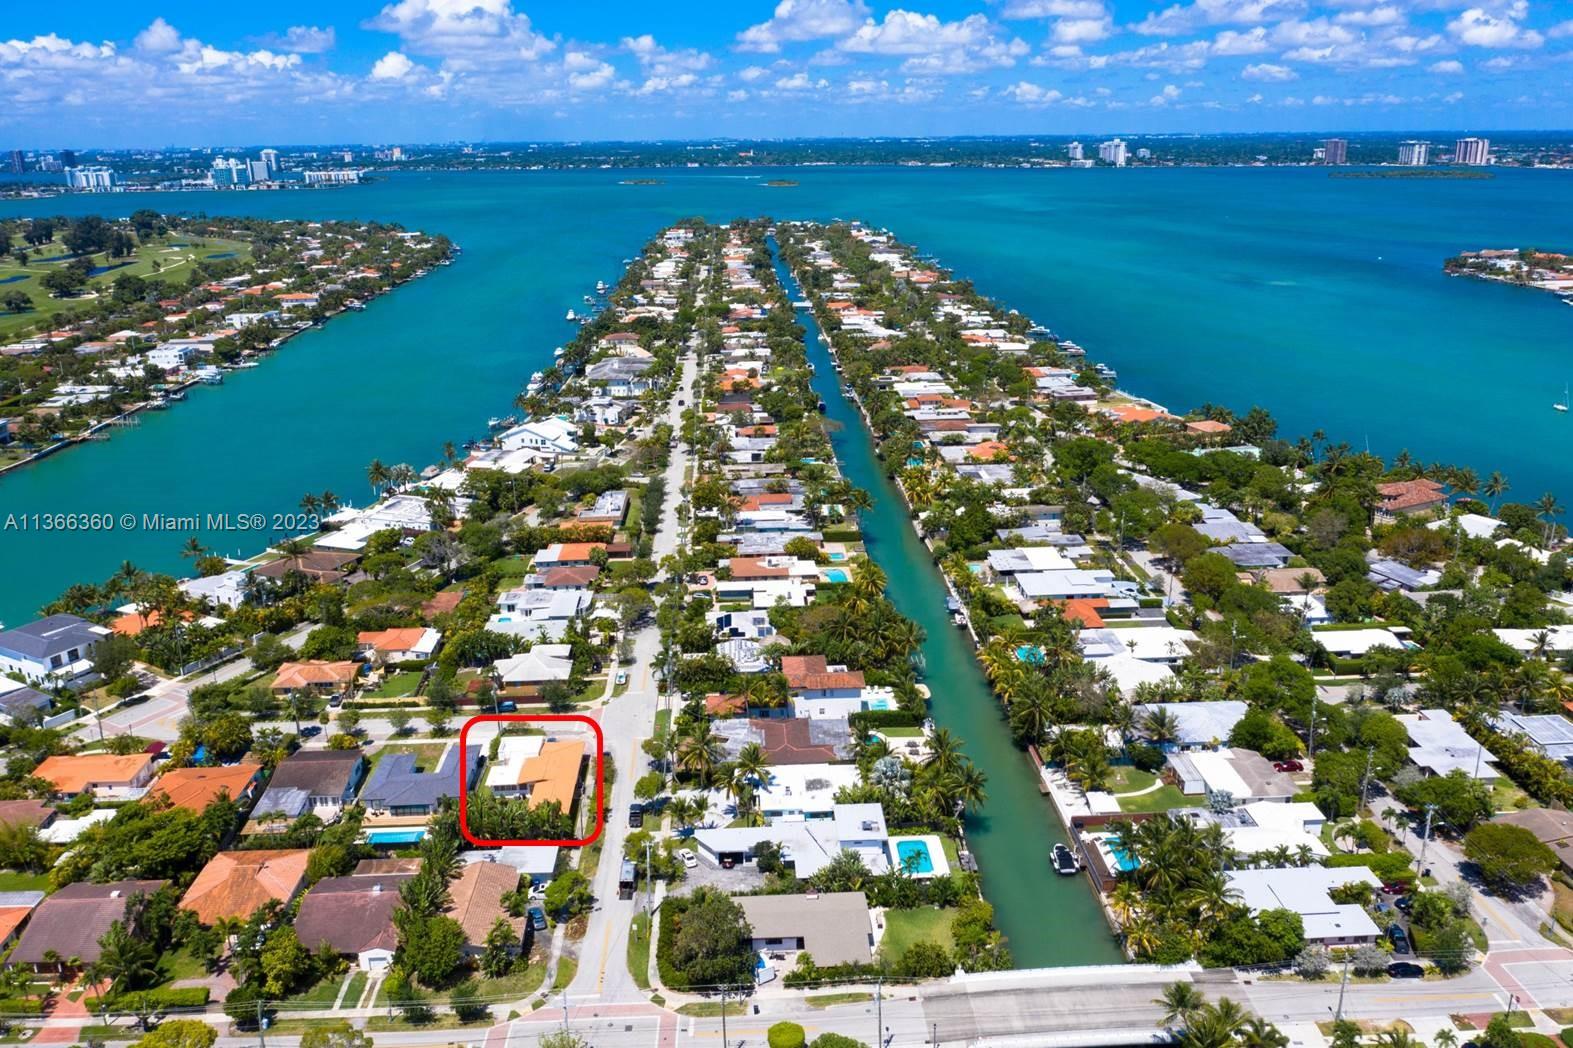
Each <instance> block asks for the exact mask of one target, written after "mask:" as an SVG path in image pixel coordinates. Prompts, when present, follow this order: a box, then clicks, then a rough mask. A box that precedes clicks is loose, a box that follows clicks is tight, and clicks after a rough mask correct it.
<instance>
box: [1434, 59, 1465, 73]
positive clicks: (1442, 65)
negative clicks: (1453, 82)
mask: <svg viewBox="0 0 1573 1048" xmlns="http://www.w3.org/2000/svg"><path fill="white" fill-rule="evenodd" d="M1426 68H1427V69H1429V70H1431V72H1433V73H1446V74H1449V75H1452V74H1455V73H1462V72H1463V71H1464V63H1462V62H1459V61H1457V60H1455V59H1452V58H1448V59H1444V60H1442V61H1440V62H1432V63H1431V64H1430V65H1429V66H1427V67H1426Z"/></svg>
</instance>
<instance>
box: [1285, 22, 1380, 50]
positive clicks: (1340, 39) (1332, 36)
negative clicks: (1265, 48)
mask: <svg viewBox="0 0 1573 1048" xmlns="http://www.w3.org/2000/svg"><path fill="white" fill-rule="evenodd" d="M1358 39H1359V37H1358V36H1356V35H1355V33H1354V31H1353V30H1349V29H1345V28H1344V27H1343V26H1341V25H1334V24H1333V23H1332V22H1329V21H1328V20H1327V19H1326V18H1316V19H1312V20H1311V21H1308V22H1307V21H1301V20H1299V19H1290V20H1289V21H1287V22H1280V23H1278V25H1276V26H1274V27H1273V43H1275V44H1278V45H1279V46H1281V47H1325V46H1326V45H1328V44H1352V43H1354V42H1355V41H1356V40H1358Z"/></svg>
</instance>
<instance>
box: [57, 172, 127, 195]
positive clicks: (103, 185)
mask: <svg viewBox="0 0 1573 1048" xmlns="http://www.w3.org/2000/svg"><path fill="white" fill-rule="evenodd" d="M65 175H66V185H68V186H70V187H71V188H72V189H86V190H89V191H93V192H97V191H99V190H103V189H113V188H114V186H115V173H114V172H113V171H111V170H109V168H107V167H68V168H66V169H65Z"/></svg>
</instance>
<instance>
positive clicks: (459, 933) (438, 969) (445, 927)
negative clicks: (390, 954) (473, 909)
mask: <svg viewBox="0 0 1573 1048" xmlns="http://www.w3.org/2000/svg"><path fill="white" fill-rule="evenodd" d="M399 955H400V958H401V959H402V961H403V963H404V964H405V965H406V966H407V967H408V968H409V970H410V972H411V974H413V975H414V976H415V977H416V978H418V979H419V980H420V981H421V983H422V984H424V985H426V986H441V985H442V984H443V983H445V982H447V981H448V979H449V978H450V977H451V976H452V975H453V972H454V969H456V968H458V967H459V962H460V961H461V960H463V958H464V928H463V927H462V926H461V925H460V924H459V922H458V921H456V920H454V919H453V918H452V917H447V916H444V915H443V914H437V915H436V916H433V917H427V918H425V919H424V920H422V921H420V922H418V924H417V927H416V929H415V930H414V931H413V932H412V934H410V935H407V936H405V938H404V941H403V942H402V943H401V944H400V946H399Z"/></svg>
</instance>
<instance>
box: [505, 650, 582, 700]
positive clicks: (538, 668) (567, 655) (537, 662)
mask: <svg viewBox="0 0 1573 1048" xmlns="http://www.w3.org/2000/svg"><path fill="white" fill-rule="evenodd" d="M492 674H493V675H494V676H495V677H496V678H497V680H498V682H499V683H500V684H501V685H502V686H503V687H504V688H506V689H507V690H508V691H509V692H518V693H520V694H522V695H526V696H529V695H539V694H540V691H541V686H542V685H544V684H548V683H550V682H552V681H566V680H568V679H569V678H570V677H572V676H573V648H572V647H570V646H569V645H567V644H536V645H534V646H533V647H531V648H530V650H529V651H522V652H520V653H519V654H517V655H512V656H510V657H508V658H506V659H498V660H497V661H496V662H494V663H493V664H492Z"/></svg>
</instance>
